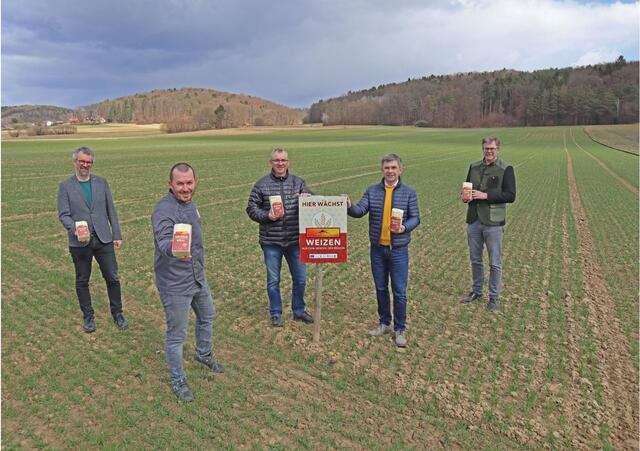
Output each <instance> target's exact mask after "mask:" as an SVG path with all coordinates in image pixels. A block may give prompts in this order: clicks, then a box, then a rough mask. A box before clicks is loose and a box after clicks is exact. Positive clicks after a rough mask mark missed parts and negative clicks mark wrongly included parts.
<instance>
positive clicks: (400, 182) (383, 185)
mask: <svg viewBox="0 0 640 451" xmlns="http://www.w3.org/2000/svg"><path fill="white" fill-rule="evenodd" d="M400 185H402V177H398V183H397V184H396V186H395V188H399V187H400ZM380 186H381V187H383V188H384V187H385V186H387V185H385V183H384V177H382V180H380Z"/></svg>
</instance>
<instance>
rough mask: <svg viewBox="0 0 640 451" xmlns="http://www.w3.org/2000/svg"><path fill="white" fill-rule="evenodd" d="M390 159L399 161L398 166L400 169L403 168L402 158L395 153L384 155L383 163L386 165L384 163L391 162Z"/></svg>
mask: <svg viewBox="0 0 640 451" xmlns="http://www.w3.org/2000/svg"><path fill="white" fill-rule="evenodd" d="M389 161H395V162H397V163H398V166H399V167H400V169H402V168H403V166H402V158H400V157H399V156H398V155H396V154H395V153H388V154H386V155H385V156H384V157H382V163H381V165H382V166H384V164H385V163H387V162H389Z"/></svg>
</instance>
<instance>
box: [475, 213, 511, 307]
mask: <svg viewBox="0 0 640 451" xmlns="http://www.w3.org/2000/svg"><path fill="white" fill-rule="evenodd" d="M503 235H504V226H487V225H483V224H482V223H481V222H480V219H476V221H475V222H474V223H473V224H468V225H467V240H468V242H469V257H470V259H471V276H472V279H473V282H472V283H473V285H472V289H473V291H474V292H475V293H478V294H482V286H483V284H484V265H483V261H482V253H483V251H484V246H485V245H486V246H487V252H488V254H489V298H491V299H500V288H501V287H502V236H503Z"/></svg>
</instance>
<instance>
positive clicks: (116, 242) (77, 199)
mask: <svg viewBox="0 0 640 451" xmlns="http://www.w3.org/2000/svg"><path fill="white" fill-rule="evenodd" d="M71 159H72V161H73V165H74V167H75V174H74V175H73V176H71V177H70V178H68V179H67V180H64V181H63V182H61V183H60V186H59V189H58V218H59V219H60V222H61V223H62V225H63V226H64V228H65V229H66V230H67V233H68V235H69V252H70V253H71V258H72V259H73V264H74V266H75V269H76V294H77V295H78V301H79V302H80V309H81V310H82V315H83V317H84V324H83V327H84V331H85V332H87V333H91V332H95V330H96V323H95V320H94V312H93V307H92V306H91V292H90V291H89V279H90V278H91V264H92V261H93V258H94V257H95V259H96V261H97V262H98V265H99V266H100V271H101V272H102V277H103V278H104V280H105V282H106V284H107V293H108V295H109V305H110V308H111V316H113V321H114V323H115V324H116V326H118V328H119V329H126V328H127V327H129V324H128V323H127V321H126V320H125V319H124V316H123V314H122V300H121V294H120V278H119V277H118V263H117V261H116V254H115V251H114V248H115V249H119V248H120V247H121V246H122V234H121V233H120V224H119V222H118V215H117V214H116V209H115V207H114V206H113V198H112V197H111V190H110V189H109V183H107V180H106V179H104V178H102V177H98V176H97V175H93V174H91V168H92V166H93V163H94V161H95V154H94V153H93V151H92V150H91V149H89V148H88V147H80V148H78V149H76V150H74V151H73V154H72V155H71ZM82 221H84V222H86V228H87V229H88V235H89V236H88V237H86V238H84V239H83V237H82V232H81V230H79V228H78V226H79V227H80V229H82V226H83V224H82V223H81V224H78V222H82Z"/></svg>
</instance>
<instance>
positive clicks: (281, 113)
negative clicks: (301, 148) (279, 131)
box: [82, 88, 305, 128]
mask: <svg viewBox="0 0 640 451" xmlns="http://www.w3.org/2000/svg"><path fill="white" fill-rule="evenodd" d="M82 110H83V111H85V112H86V113H87V114H89V115H99V116H102V117H103V118H105V119H106V120H107V121H109V122H125V123H127V122H134V123H137V124H150V123H172V122H180V121H182V122H185V121H186V122H189V123H192V124H194V125H195V126H197V128H227V127H241V126H248V125H258V126H260V125H294V124H300V123H302V119H303V118H304V116H305V111H304V110H298V109H291V108H288V107H286V106H283V105H278V104H276V103H274V102H270V101H268V100H264V99H260V98H257V97H253V96H248V95H242V94H232V93H228V92H221V91H214V90H213V89H204V88H180V89H175V88H174V89H158V90H153V91H149V92H143V93H139V94H134V95H130V96H126V97H119V98H117V99H113V100H105V101H103V102H100V103H97V104H94V105H88V106H85V107H82Z"/></svg>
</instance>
